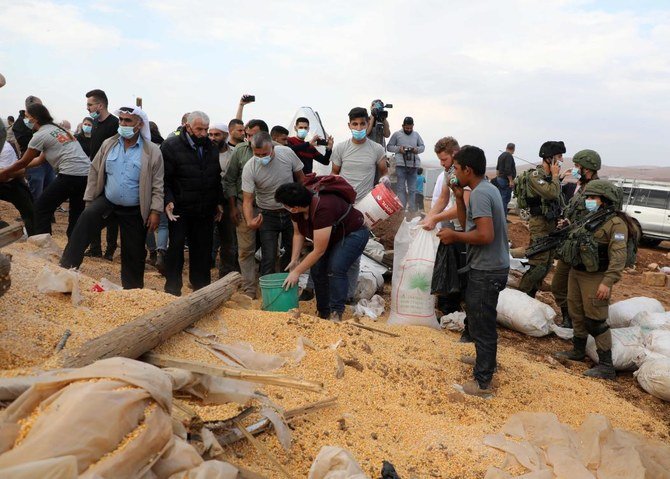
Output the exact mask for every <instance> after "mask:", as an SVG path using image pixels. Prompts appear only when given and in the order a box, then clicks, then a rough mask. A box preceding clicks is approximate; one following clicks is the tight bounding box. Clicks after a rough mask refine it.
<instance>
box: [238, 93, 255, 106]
mask: <svg viewBox="0 0 670 479" xmlns="http://www.w3.org/2000/svg"><path fill="white" fill-rule="evenodd" d="M249 96H251V95H246V94H245V95H242V98H240V105H242V106H244V105H248V104H249V103H253V102H252V101H251V100H248V99H247V98H248V97H249Z"/></svg>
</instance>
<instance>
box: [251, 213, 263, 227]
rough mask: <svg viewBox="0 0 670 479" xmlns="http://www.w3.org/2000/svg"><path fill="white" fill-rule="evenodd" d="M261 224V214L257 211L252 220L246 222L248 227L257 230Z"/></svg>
mask: <svg viewBox="0 0 670 479" xmlns="http://www.w3.org/2000/svg"><path fill="white" fill-rule="evenodd" d="M262 224H263V215H262V214H260V213H259V214H258V215H257V216H256V217H255V218H254V219H253V220H251V222H249V223H247V226H248V227H249V229H252V230H257V229H258V228H260V227H261V225H262Z"/></svg>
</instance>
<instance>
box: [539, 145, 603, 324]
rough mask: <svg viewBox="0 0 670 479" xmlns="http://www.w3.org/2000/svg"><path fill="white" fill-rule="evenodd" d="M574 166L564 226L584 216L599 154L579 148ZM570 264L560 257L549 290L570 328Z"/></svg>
mask: <svg viewBox="0 0 670 479" xmlns="http://www.w3.org/2000/svg"><path fill="white" fill-rule="evenodd" d="M572 162H573V163H574V164H575V167H574V168H573V169H572V172H571V173H572V177H573V178H576V179H577V189H576V190H575V193H574V195H573V197H572V198H571V199H570V202H569V203H568V205H567V206H566V208H565V210H564V211H563V218H564V219H562V220H560V221H559V226H561V227H564V226H567V225H568V224H570V223H574V222H576V221H579V220H581V219H583V218H584V216H586V215H587V214H588V210H587V209H586V206H585V204H584V200H585V199H586V197H585V196H584V188H586V185H587V184H588V183H589V181H591V180H597V179H598V170H600V166H601V161H600V155H599V154H598V153H597V152H595V151H593V150H581V151H578V152H577V153H575V156H573V158H572ZM569 272H570V266H569V265H568V264H567V263H566V262H565V261H563V260H562V259H561V258H560V257H559V259H558V261H557V263H556V269H555V270H554V277H553V279H552V281H551V292H552V293H553V295H554V299H555V300H556V304H557V305H558V307H559V308H561V314H562V316H563V323H562V324H561V326H563V327H564V328H572V320H571V319H570V314H569V312H568V273H569Z"/></svg>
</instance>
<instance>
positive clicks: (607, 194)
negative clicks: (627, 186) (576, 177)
mask: <svg viewBox="0 0 670 479" xmlns="http://www.w3.org/2000/svg"><path fill="white" fill-rule="evenodd" d="M584 196H600V197H602V198H606V199H608V200H609V201H610V202H611V203H612V204H613V205H614V206H615V207H616V209H617V210H620V209H621V206H622V203H623V191H622V190H621V188H619V187H618V186H617V185H615V184H614V183H612V182H611V181H607V180H591V181H589V182H588V183H587V184H586V188H584Z"/></svg>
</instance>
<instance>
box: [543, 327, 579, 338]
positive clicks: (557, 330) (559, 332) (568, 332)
mask: <svg viewBox="0 0 670 479" xmlns="http://www.w3.org/2000/svg"><path fill="white" fill-rule="evenodd" d="M549 329H551V332H552V333H554V334H555V335H556V336H558V337H559V338H561V339H566V340H568V339H572V337H573V336H574V335H575V333H574V330H573V329H572V328H562V327H560V326H559V325H557V324H550V325H549Z"/></svg>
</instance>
